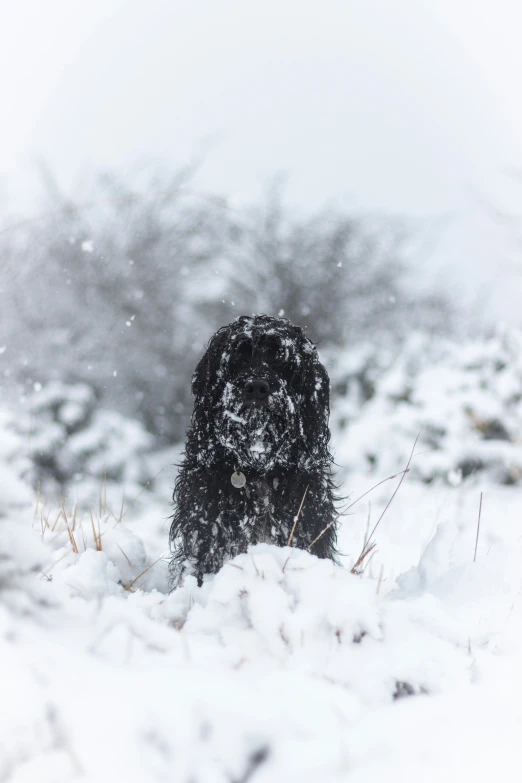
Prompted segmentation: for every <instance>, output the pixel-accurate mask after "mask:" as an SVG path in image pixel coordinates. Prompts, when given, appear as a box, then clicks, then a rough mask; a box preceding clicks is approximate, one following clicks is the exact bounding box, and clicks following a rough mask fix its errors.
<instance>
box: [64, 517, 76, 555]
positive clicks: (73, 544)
mask: <svg viewBox="0 0 522 783" xmlns="http://www.w3.org/2000/svg"><path fill="white" fill-rule="evenodd" d="M65 524H66V525H67V522H66V523H65ZM67 532H68V533H69V541H70V542H71V546H72V551H73V552H74V554H75V555H77V554H79V549H78V546H77V544H76V540H75V538H74V533H73V532H72V530H71V528H70V527H69V525H67Z"/></svg>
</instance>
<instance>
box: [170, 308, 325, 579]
mask: <svg viewBox="0 0 522 783" xmlns="http://www.w3.org/2000/svg"><path fill="white" fill-rule="evenodd" d="M192 393H193V395H194V412H193V414H192V423H191V427H190V429H189V431H188V437H187V445H186V449H185V455H184V460H183V463H182V465H181V466H180V471H179V475H178V478H177V480H176V486H175V489H174V502H175V513H174V516H173V521H172V526H171V529H170V541H171V545H172V549H173V558H172V562H171V573H172V577H173V582H174V584H178V583H179V582H180V581H181V580H182V577H183V574H184V573H193V574H195V576H196V577H197V579H198V582H199V583H201V581H202V579H203V575H204V574H207V573H215V572H216V571H218V570H219V569H220V568H221V566H222V565H223V563H224V561H226V560H228V559H229V558H231V557H234V556H235V555H237V554H239V553H240V552H245V551H246V549H247V547H248V546H249V545H250V544H256V543H260V542H268V543H272V544H277V545H278V546H286V545H287V543H288V539H289V536H290V532H291V530H292V525H293V522H294V518H295V516H296V514H297V512H298V509H299V506H300V504H301V501H302V500H303V497H304V495H305V491H306V497H305V500H304V503H303V507H302V509H301V513H300V515H299V519H298V521H297V524H296V528H295V532H294V536H293V539H292V546H296V547H299V548H301V549H308V548H309V547H310V545H311V544H312V542H313V541H314V539H315V538H316V536H318V535H319V533H320V532H321V531H322V530H323V529H324V528H325V527H326V525H328V523H330V522H331V521H332V520H333V519H334V518H335V506H334V500H335V498H334V494H333V485H332V479H331V463H332V457H331V454H330V452H329V449H328V442H329V440H330V431H329V429H328V416H329V380H328V374H327V372H326V370H325V368H324V367H323V365H322V364H321V362H320V361H319V358H318V356H317V350H316V348H315V346H314V344H313V343H312V342H311V341H310V340H309V339H308V337H306V335H305V334H304V333H303V331H302V330H301V329H300V328H299V327H298V326H294V325H293V324H292V323H290V321H288V320H286V319H284V318H271V317H269V316H267V315H257V316H252V317H248V316H241V317H240V318H237V319H236V320H235V321H234V322H233V323H231V324H230V325H229V326H224V327H223V328H221V329H219V330H218V331H217V332H216V334H215V335H214V336H213V338H212V339H211V341H210V343H209V346H208V348H207V351H206V353H205V355H204V356H203V358H202V359H201V361H200V362H199V364H198V366H197V367H196V371H195V373H194V375H193V377H192ZM238 473H239V474H240V475H239V476H238ZM232 474H235V476H234V481H235V483H236V484H241V483H242V482H243V481H244V480H245V479H246V482H245V483H244V486H234V485H233V483H232ZM335 538H336V531H335V524H334V525H332V526H331V527H330V528H329V529H328V530H327V532H326V533H324V535H323V536H322V537H321V538H320V539H319V540H318V541H317V543H315V544H314V545H313V546H312V548H311V551H312V553H313V554H316V555H318V556H319V557H329V558H332V559H334V560H335V554H336V552H335Z"/></svg>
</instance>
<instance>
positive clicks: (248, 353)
mask: <svg viewBox="0 0 522 783" xmlns="http://www.w3.org/2000/svg"><path fill="white" fill-rule="evenodd" d="M234 354H235V357H236V359H237V361H238V362H239V363H240V364H250V362H251V361H252V343H251V342H250V340H241V341H240V342H239V343H238V344H237V345H236V348H235V351H234Z"/></svg>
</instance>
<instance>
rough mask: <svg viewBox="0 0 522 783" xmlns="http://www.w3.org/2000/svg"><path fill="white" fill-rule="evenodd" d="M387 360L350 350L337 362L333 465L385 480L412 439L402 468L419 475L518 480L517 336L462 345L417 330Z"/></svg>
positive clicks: (521, 391)
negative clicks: (351, 354)
mask: <svg viewBox="0 0 522 783" xmlns="http://www.w3.org/2000/svg"><path fill="white" fill-rule="evenodd" d="M390 358H391V357H390V355H389V354H383V355H379V354H377V356H375V355H373V356H372V355H371V354H370V356H369V357H368V356H367V355H365V354H362V355H360V354H357V355H356V357H355V359H357V361H354V359H352V363H351V364H348V365H347V366H345V367H340V368H336V372H338V373H339V378H340V380H339V381H338V385H339V386H340V385H341V382H342V381H343V380H344V387H342V391H343V392H344V395H343V396H342V397H341V398H340V399H338V400H337V402H336V405H335V409H334V417H335V422H336V424H337V425H338V429H341V430H343V429H344V430H345V431H346V437H345V438H343V439H342V440H341V441H340V444H341V445H340V447H339V449H338V451H337V453H336V460H337V462H338V463H339V464H340V465H342V466H343V467H345V468H348V469H351V470H367V469H371V470H372V471H373V473H374V474H375V475H377V476H382V477H384V476H385V475H386V474H390V473H394V472H396V471H397V470H400V469H401V468H403V467H404V466H405V463H406V460H407V458H408V454H409V453H410V452H411V449H412V445H413V442H414V440H415V438H416V436H417V435H418V436H419V439H418V444H417V449H416V451H417V453H418V456H417V457H416V458H415V459H414V460H413V462H412V465H411V470H412V473H413V474H415V476H417V477H419V478H421V479H422V480H423V481H426V482H430V481H433V480H434V479H443V480H444V481H446V482H448V483H450V484H458V483H459V482H461V481H462V480H463V479H465V478H466V477H468V476H470V475H472V474H473V475H474V474H477V473H484V474H487V476H488V478H489V479H491V480H492V481H494V482H498V483H501V484H513V483H518V482H520V480H521V479H522V441H521V432H522V335H521V334H520V333H519V332H517V331H515V330H510V331H500V332H498V333H497V334H495V335H494V336H492V337H490V338H489V339H487V340H477V341H474V342H468V343H463V344H462V343H460V344H456V343H450V342H441V341H440V340H434V339H433V338H428V337H425V336H421V335H418V336H415V337H413V338H412V339H410V341H409V342H408V343H407V345H406V346H405V348H404V349H403V350H401V353H400V355H399V356H398V357H397V358H396V359H395V360H391V361H390ZM379 363H380V366H379ZM386 363H388V365H389V366H388V369H385V370H384V371H383V370H382V367H383V366H385V365H386ZM365 395H366V396H367V397H368V398H369V399H368V400H367V401H365V400H364V396H365ZM361 402H362V403H363V404H362V405H361Z"/></svg>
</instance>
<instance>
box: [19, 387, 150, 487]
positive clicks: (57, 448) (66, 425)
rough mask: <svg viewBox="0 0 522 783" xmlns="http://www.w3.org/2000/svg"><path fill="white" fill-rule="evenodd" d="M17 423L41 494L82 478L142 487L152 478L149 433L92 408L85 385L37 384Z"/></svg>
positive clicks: (113, 414)
mask: <svg viewBox="0 0 522 783" xmlns="http://www.w3.org/2000/svg"><path fill="white" fill-rule="evenodd" d="M17 427H18V430H19V431H20V432H21V433H22V434H23V435H24V439H25V444H26V449H27V454H28V456H29V458H30V459H31V461H32V463H33V471H32V479H33V481H34V482H35V483H38V484H40V485H41V490H42V492H44V493H47V492H52V491H55V492H56V491H61V492H63V491H64V490H67V489H69V488H70V487H71V486H72V485H75V484H78V483H81V482H82V481H84V480H87V481H89V480H94V483H95V484H97V485H98V486H99V484H100V481H104V482H105V481H108V482H116V483H118V484H121V485H123V484H126V485H141V486H144V485H145V484H146V483H147V482H148V481H149V479H150V478H151V476H150V474H149V471H148V467H147V462H146V459H145V455H146V454H147V453H149V452H150V451H151V450H152V448H153V446H154V437H153V436H152V435H151V434H150V433H148V432H147V431H146V430H145V429H144V427H143V426H142V425H141V424H140V423H139V422H137V421H134V420H132V419H127V418H125V417H124V416H122V415H121V414H120V413H117V412H116V411H110V410H103V409H100V408H99V407H97V400H96V395H95V394H94V391H93V390H92V388H91V387H89V386H87V385H85V384H65V383H61V382H58V381H53V382H51V383H49V384H48V385H47V386H45V387H43V388H37V389H36V390H35V391H34V392H33V393H32V394H31V395H29V396H28V398H27V400H26V413H25V415H22V416H21V418H20V420H19V422H18V424H17Z"/></svg>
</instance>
